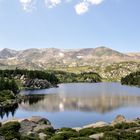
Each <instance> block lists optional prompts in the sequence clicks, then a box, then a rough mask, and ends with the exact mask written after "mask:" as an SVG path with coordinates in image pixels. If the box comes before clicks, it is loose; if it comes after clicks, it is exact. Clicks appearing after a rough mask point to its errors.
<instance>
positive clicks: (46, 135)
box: [0, 115, 140, 140]
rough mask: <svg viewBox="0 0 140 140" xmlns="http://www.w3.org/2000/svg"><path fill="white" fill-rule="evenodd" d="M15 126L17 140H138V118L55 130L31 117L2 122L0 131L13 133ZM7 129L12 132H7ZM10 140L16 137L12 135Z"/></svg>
mask: <svg viewBox="0 0 140 140" xmlns="http://www.w3.org/2000/svg"><path fill="white" fill-rule="evenodd" d="M17 125H18V131H17V132H16V133H18V138H19V137H20V138H22V139H26V138H29V139H31V140H32V139H33V140H108V139H112V140H114V139H115V140H117V139H118V138H122V139H129V138H130V139H131V140H139V136H140V118H136V119H133V120H126V118H125V117H124V116H122V115H118V116H116V118H115V119H114V120H113V121H112V122H110V123H106V122H102V121H100V122H96V123H92V124H88V125H85V126H83V127H80V128H79V127H74V128H69V127H62V128H57V129H55V128H54V127H53V126H52V125H51V122H50V121H49V120H48V119H46V118H43V117H40V116H32V117H29V118H25V119H12V120H8V121H5V122H2V124H1V126H0V131H1V129H3V127H4V128H5V127H7V129H8V131H13V132H15V130H14V129H13V127H15V126H17ZM11 126H12V127H11ZM9 127H10V128H12V130H9V129H10V128H9ZM129 134H130V135H129ZM11 135H12V134H10V137H11ZM1 137H2V138H3V139H5V138H7V135H1V136H0V138H1ZM12 138H13V139H14V138H17V137H16V136H15V135H13V137H12ZM18 138H17V139H18ZM132 138H134V139H132ZM122 139H121V140H122ZM10 140H11V139H10Z"/></svg>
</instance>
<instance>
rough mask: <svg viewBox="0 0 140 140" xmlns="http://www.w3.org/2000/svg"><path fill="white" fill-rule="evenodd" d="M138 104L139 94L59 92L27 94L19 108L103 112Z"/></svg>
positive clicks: (139, 102)
mask: <svg viewBox="0 0 140 140" xmlns="http://www.w3.org/2000/svg"><path fill="white" fill-rule="evenodd" d="M129 105H131V106H140V96H118V95H116V96H96V97H70V96H62V95H60V94H50V95H45V96H43V95H34V96H27V98H26V99H25V101H24V102H22V103H21V104H20V108H22V109H24V110H27V111H46V112H59V111H84V112H85V111H96V112H100V113H105V112H108V111H112V110H114V109H117V108H119V107H125V106H129Z"/></svg>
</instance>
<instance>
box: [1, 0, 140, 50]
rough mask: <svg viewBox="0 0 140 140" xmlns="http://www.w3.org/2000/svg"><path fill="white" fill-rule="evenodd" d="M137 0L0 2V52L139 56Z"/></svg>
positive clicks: (28, 0) (139, 18) (139, 24)
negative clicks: (99, 50)
mask: <svg viewBox="0 0 140 140" xmlns="http://www.w3.org/2000/svg"><path fill="white" fill-rule="evenodd" d="M139 7H140V0H0V49H2V48H10V49H17V50H21V49H27V48H50V47H55V48H62V49H73V48H95V47H98V46H106V47H109V48H112V49H115V50H118V51H121V52H140V8H139Z"/></svg>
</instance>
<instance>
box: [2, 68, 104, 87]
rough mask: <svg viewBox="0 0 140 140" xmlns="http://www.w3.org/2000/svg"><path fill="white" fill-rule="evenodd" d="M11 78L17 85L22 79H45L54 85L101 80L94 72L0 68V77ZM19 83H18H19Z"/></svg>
mask: <svg viewBox="0 0 140 140" xmlns="http://www.w3.org/2000/svg"><path fill="white" fill-rule="evenodd" d="M1 76H4V77H5V78H7V79H8V78H9V79H11V78H13V79H15V80H16V81H18V85H19V86H23V87H24V85H23V84H22V83H21V81H22V80H23V79H26V80H29V79H42V80H47V81H48V82H49V83H50V84H52V85H56V84H58V83H68V82H101V79H102V78H101V76H100V75H99V74H98V73H94V72H84V73H79V74H75V73H69V72H64V71H52V70H51V71H49V70H48V71H39V70H20V69H15V70H0V77H1ZM19 83H20V84H19Z"/></svg>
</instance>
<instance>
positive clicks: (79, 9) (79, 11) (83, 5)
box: [75, 0, 103, 15]
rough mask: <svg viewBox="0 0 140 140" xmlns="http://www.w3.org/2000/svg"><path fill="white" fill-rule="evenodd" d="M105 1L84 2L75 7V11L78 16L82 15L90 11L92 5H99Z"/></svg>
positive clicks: (84, 0)
mask: <svg viewBox="0 0 140 140" xmlns="http://www.w3.org/2000/svg"><path fill="white" fill-rule="evenodd" d="M102 2H103V0H83V1H82V2H80V3H78V4H76V5H75V11H76V13H77V14H78V15H82V14H84V13H86V12H87V11H88V10H89V7H90V6H91V5H99V4H101V3H102Z"/></svg>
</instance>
